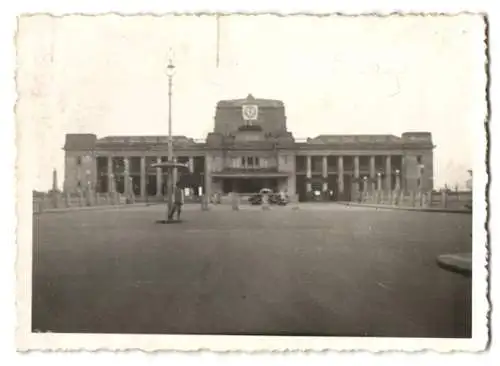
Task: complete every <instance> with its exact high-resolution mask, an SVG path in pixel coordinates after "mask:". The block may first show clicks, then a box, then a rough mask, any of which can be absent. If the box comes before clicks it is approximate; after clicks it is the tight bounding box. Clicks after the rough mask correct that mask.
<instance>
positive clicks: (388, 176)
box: [385, 155, 392, 192]
mask: <svg viewBox="0 0 500 366" xmlns="http://www.w3.org/2000/svg"><path fill="white" fill-rule="evenodd" d="M385 189H386V190H387V192H390V191H391V190H392V166H391V156H390V155H387V156H386V157H385Z"/></svg>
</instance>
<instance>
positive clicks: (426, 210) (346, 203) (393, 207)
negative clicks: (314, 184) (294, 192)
mask: <svg viewBox="0 0 500 366" xmlns="http://www.w3.org/2000/svg"><path fill="white" fill-rule="evenodd" d="M337 203H339V204H341V205H344V206H353V207H367V208H378V209H381V210H401V211H414V212H435V213H456V214H468V215H472V210H456V209H444V208H425V207H424V208H418V207H403V206H389V205H374V204H363V203H352V202H337Z"/></svg>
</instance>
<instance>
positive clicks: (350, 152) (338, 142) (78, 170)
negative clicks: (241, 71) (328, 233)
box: [64, 95, 434, 200]
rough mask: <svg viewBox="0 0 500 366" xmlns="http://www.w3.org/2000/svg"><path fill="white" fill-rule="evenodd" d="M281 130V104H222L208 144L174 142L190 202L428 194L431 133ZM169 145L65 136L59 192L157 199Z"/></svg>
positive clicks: (145, 139)
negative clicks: (214, 197) (254, 196)
mask: <svg viewBox="0 0 500 366" xmlns="http://www.w3.org/2000/svg"><path fill="white" fill-rule="evenodd" d="M286 122H287V119H286V113H285V106H284V104H283V102H281V101H278V100H270V99H255V98H254V97H253V96H252V95H249V96H248V97H247V98H245V99H236V100H223V101H220V102H219V103H218V104H217V107H216V111H215V125H214V130H213V132H211V133H209V134H208V136H207V138H206V139H205V140H203V141H196V140H194V139H192V138H189V137H185V136H174V138H173V141H174V154H175V156H176V159H177V161H178V162H182V163H186V164H188V166H189V171H190V173H191V174H190V175H184V176H183V177H182V180H181V182H182V183H183V184H184V185H185V186H188V187H190V188H193V189H194V192H195V194H197V193H198V192H200V191H201V192H204V193H206V194H209V195H210V194H214V193H229V192H240V193H251V192H256V191H258V190H259V189H261V188H271V189H275V190H281V191H285V190H286V191H287V193H288V194H290V195H291V194H298V195H299V197H300V198H301V199H302V200H303V199H306V197H307V192H312V191H332V192H333V197H334V199H338V200H350V199H351V198H353V197H354V193H355V192H356V191H358V190H360V189H363V188H362V187H363V183H362V182H363V179H364V178H365V177H366V182H367V183H366V186H367V188H368V189H376V182H377V175H378V174H380V177H381V182H382V187H381V188H382V189H384V190H387V189H394V187H395V185H396V176H397V175H400V184H401V188H402V189H404V190H417V189H419V188H421V189H423V190H426V191H428V190H431V189H433V180H432V179H433V178H432V177H433V148H434V146H433V143H432V137H431V134H430V133H429V132H407V133H404V134H403V135H402V136H401V137H397V136H393V135H319V136H317V137H314V138H307V140H305V141H297V140H296V139H295V138H294V136H293V135H292V133H290V132H289V131H288V130H287V126H286ZM177 123H179V122H177ZM304 123H307V121H306V122H304ZM174 124H175V121H174ZM167 141H168V137H167V136H107V137H103V138H99V139H98V138H97V136H96V135H93V134H68V135H67V136H66V144H65V146H64V149H65V153H66V158H65V180H64V190H65V191H67V192H75V191H77V190H78V189H82V188H87V187H88V186H89V185H90V186H91V187H93V188H95V189H96V190H97V191H98V192H107V191H108V190H109V187H111V180H114V183H115V186H116V189H117V191H119V192H124V191H125V190H126V189H127V188H128V187H126V185H128V184H131V187H130V189H132V190H133V191H134V193H135V195H136V196H138V197H142V198H145V197H146V196H159V197H161V196H162V195H163V194H164V191H165V190H164V188H163V187H164V185H165V182H166V177H165V176H164V175H163V174H162V172H161V170H159V169H158V170H157V169H155V168H151V165H152V164H154V163H157V162H160V161H166V160H167ZM129 178H131V179H129Z"/></svg>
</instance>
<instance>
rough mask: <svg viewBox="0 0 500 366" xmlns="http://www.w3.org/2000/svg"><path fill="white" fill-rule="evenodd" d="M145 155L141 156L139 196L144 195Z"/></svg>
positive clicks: (143, 196)
mask: <svg viewBox="0 0 500 366" xmlns="http://www.w3.org/2000/svg"><path fill="white" fill-rule="evenodd" d="M146 194H147V193H146V157H145V156H141V197H142V198H145V197H146Z"/></svg>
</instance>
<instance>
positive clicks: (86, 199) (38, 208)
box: [33, 193, 134, 213]
mask: <svg viewBox="0 0 500 366" xmlns="http://www.w3.org/2000/svg"><path fill="white" fill-rule="evenodd" d="M133 201H134V200H133V199H128V200H127V198H126V197H125V196H124V195H122V194H119V193H115V194H112V193H93V194H83V193H82V194H81V195H75V194H64V193H49V194H46V195H43V196H37V197H33V213H40V212H43V211H45V210H53V209H58V208H76V207H91V206H109V205H124V204H126V203H132V202H133Z"/></svg>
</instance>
